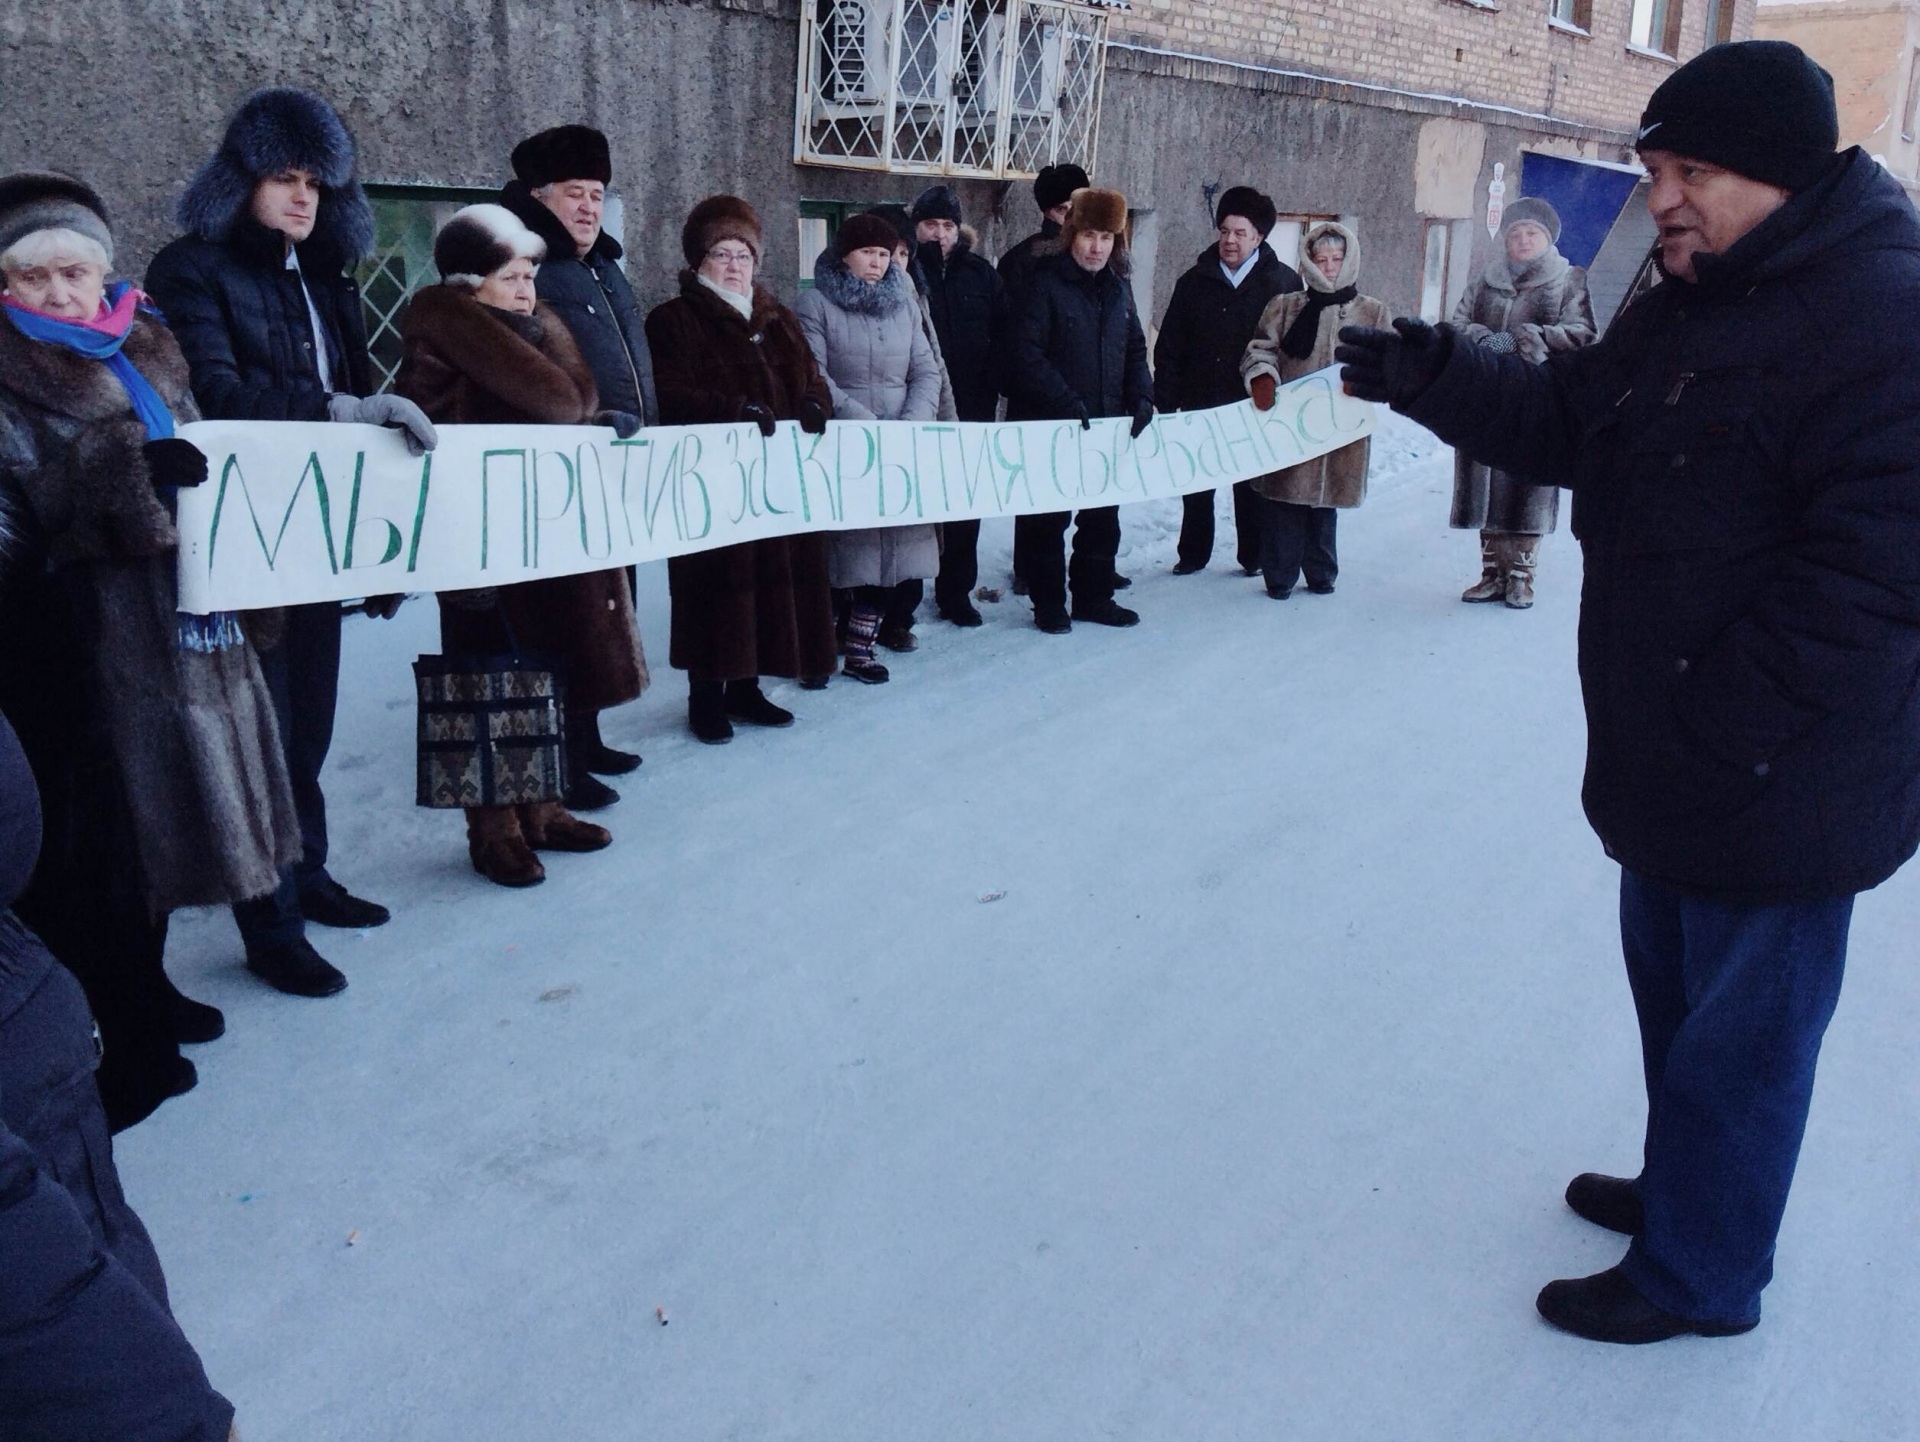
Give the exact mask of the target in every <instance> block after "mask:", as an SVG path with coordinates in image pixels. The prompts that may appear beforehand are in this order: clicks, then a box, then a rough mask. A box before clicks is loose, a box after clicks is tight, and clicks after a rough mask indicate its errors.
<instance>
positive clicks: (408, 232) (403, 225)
mask: <svg viewBox="0 0 1920 1442" xmlns="http://www.w3.org/2000/svg"><path fill="white" fill-rule="evenodd" d="M367 198H368V199H369V200H371V201H372V202H373V221H374V240H373V254H372V255H370V256H368V257H367V258H366V259H365V260H363V261H362V262H361V263H360V269H359V272H358V279H359V281H360V302H361V305H362V307H363V309H364V310H365V313H366V321H367V349H368V350H369V351H371V352H372V354H373V378H374V382H375V384H377V385H378V386H379V388H380V389H381V390H383V391H386V390H392V389H393V381H394V377H395V376H397V375H398V374H399V373H400V357H401V352H402V346H401V342H400V318H401V316H402V315H404V314H405V313H406V308H407V302H408V301H409V300H410V299H412V298H413V293H414V292H415V291H417V290H419V289H420V288H421V287H422V286H427V285H432V284H433V283H434V282H435V281H437V280H439V279H440V273H439V272H438V271H437V270H435V269H434V266H433V237H434V236H435V235H436V234H438V233H439V230H440V227H441V226H443V225H445V224H446V223H447V221H448V219H449V218H450V217H451V216H452V215H453V213H454V212H455V211H457V210H459V209H460V207H461V206H463V205H472V204H473V203H474V202H475V201H481V200H493V199H495V198H496V197H495V195H494V193H493V192H492V191H490V190H466V189H443V188H440V187H438V186H432V187H429V186H415V185H404V186H403V185H369V186H368V187H367Z"/></svg>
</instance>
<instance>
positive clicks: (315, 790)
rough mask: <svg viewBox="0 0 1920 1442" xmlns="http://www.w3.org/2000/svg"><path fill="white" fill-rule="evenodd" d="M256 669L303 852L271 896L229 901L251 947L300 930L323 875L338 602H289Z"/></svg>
mask: <svg viewBox="0 0 1920 1442" xmlns="http://www.w3.org/2000/svg"><path fill="white" fill-rule="evenodd" d="M260 671H261V674H262V675H263V676H264V677H265V679H266V683H267V690H268V692H269V693H270V694H271V695H272V697H273V714H274V719H275V720H276V721H277V722H278V723H279V728H280V748H281V751H282V754H284V755H285V757H286V759H287V775H288V779H289V780H291V781H292V783H293V809H294V814H295V815H296V816H298V817H299V819H300V853H301V854H300V859H299V860H298V861H296V862H294V864H293V865H292V866H290V867H288V868H287V869H286V870H285V871H283V872H281V873H280V885H279V886H278V887H276V888H275V889H274V891H273V893H272V894H271V895H270V896H261V897H256V898H255V899H254V900H252V901H241V902H236V903H235V904H234V908H233V919H234V920H235V921H236V922H238V923H239V926H240V937H241V939H242V940H243V941H244V942H245V943H246V946H247V950H248V952H250V953H251V952H255V951H258V950H259V949H260V948H261V947H265V946H278V945H284V944H285V943H287V942H290V941H298V940H299V939H300V938H301V937H303V936H305V935H306V934H307V923H306V921H305V920H304V919H303V918H302V916H301V915H300V897H301V895H302V893H304V892H305V891H307V890H308V889H309V888H311V887H313V886H314V885H316V884H317V883H319V882H322V881H325V880H326V879H327V798H326V797H325V796H324V795H322V794H321V791H320V769H321V768H322V767H323V766H325V765H326V764H327V750H328V748H329V747H331V746H332V745H333V713H334V707H335V705H336V703H337V702H338V700H339V696H340V603H339V602H338V601H324V602H319V603H316V604H314V605H310V606H289V607H288V608H287V634H286V639H285V640H284V641H282V642H281V643H280V644H279V645H278V646H276V647H274V648H273V649H272V650H271V651H262V652H261V653H260Z"/></svg>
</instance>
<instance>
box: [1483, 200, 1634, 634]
mask: <svg viewBox="0 0 1920 1442" xmlns="http://www.w3.org/2000/svg"><path fill="white" fill-rule="evenodd" d="M1500 234H1501V240H1502V242H1503V250H1502V253H1501V254H1500V255H1497V256H1495V257H1494V258H1493V259H1492V260H1491V261H1489V262H1488V264H1487V268H1486V271H1485V272H1484V273H1483V274H1482V275H1480V276H1479V277H1478V278H1477V279H1475V280H1474V281H1473V283H1472V284H1471V285H1469V286H1468V287H1467V291H1466V294H1465V295H1463V296H1461V297H1460V304H1459V306H1458V308H1457V309H1456V310H1455V311H1454V313H1453V324H1454V328H1455V330H1456V331H1457V333H1458V334H1459V336H1460V338H1461V339H1462V340H1465V341H1471V342H1473V343H1474V344H1476V345H1484V346H1489V347H1491V348H1493V349H1495V350H1498V351H1502V352H1505V353H1508V354H1512V353H1514V352H1518V353H1519V354H1520V355H1522V356H1524V357H1525V358H1526V359H1527V360H1530V361H1532V362H1533V363H1534V364H1535V365H1539V364H1541V363H1542V362H1544V361H1545V360H1546V359H1547V357H1548V356H1551V355H1558V354H1560V353H1561V352H1562V351H1570V350H1578V349H1579V348H1580V347H1581V346H1586V345H1592V344H1593V342H1594V340H1595V339H1596V338H1597V336H1598V334H1599V332H1598V329H1597V328H1596V327H1595V325H1594V323H1593V301H1592V300H1591V299H1590V298H1589V297H1588V295H1587V273H1586V271H1584V270H1583V269H1581V268H1580V267H1579V266H1577V265H1569V264H1568V263H1567V259H1566V257H1565V256H1563V255H1561V254H1560V251H1559V249H1558V246H1559V241H1560V216H1559V214H1558V213H1557V212H1556V211H1555V210H1554V208H1553V207H1552V206H1551V205H1548V204H1547V202H1546V201H1544V200H1538V199H1535V198H1533V197H1531V196H1529V197H1526V198H1523V199H1521V200H1517V201H1515V202H1514V203H1513V205H1512V206H1510V207H1509V208H1508V209H1507V212H1506V217H1505V221H1504V224H1503V225H1502V227H1501V232H1500ZM1559 515H1560V490H1559V488H1558V487H1557V486H1537V485H1530V484H1528V483H1527V482H1525V481H1522V480H1520V479H1518V478H1517V477H1514V476H1510V475H1508V474H1507V473H1506V472H1505V471H1496V470H1494V469H1493V468H1492V467H1491V466H1483V465H1480V464H1478V463H1476V462H1474V461H1470V460H1468V459H1467V458H1466V457H1465V456H1464V455H1462V456H1459V457H1457V458H1456V459H1455V461H1454V470H1453V514H1452V516H1451V517H1450V518H1449V521H1448V524H1450V525H1451V526H1452V527H1453V528H1454V529H1455V530H1459V531H1471V530H1477V531H1479V532H1480V579H1479V580H1478V581H1475V582H1474V583H1473V584H1472V585H1471V586H1469V587H1467V589H1466V591H1465V592H1464V593H1463V594H1462V595H1461V597H1460V599H1461V600H1463V601H1504V602H1506V604H1507V605H1508V606H1510V607H1511V608H1512V609H1514V610H1516V611H1524V610H1526V609H1527V607H1529V606H1531V605H1532V604H1533V576H1534V571H1535V570H1536V568H1537V567H1538V565H1539V557H1540V539H1541V537H1542V536H1546V535H1549V534H1551V533H1552V531H1553V528H1554V525H1555V523H1556V522H1557V521H1558V519H1559Z"/></svg>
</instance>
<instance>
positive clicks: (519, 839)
mask: <svg viewBox="0 0 1920 1442" xmlns="http://www.w3.org/2000/svg"><path fill="white" fill-rule="evenodd" d="M546 251H547V247H546V242H545V241H543V240H541V239H540V237H539V236H537V235H535V234H534V233H533V232H532V231H531V230H529V229H527V227H526V226H525V225H524V224H522V223H521V221H520V220H519V218H518V217H517V216H515V215H514V214H513V212H512V211H510V210H506V209H504V208H503V207H501V206H498V205H470V206H468V207H467V208H466V209H464V210H462V211H460V212H459V213H457V214H456V215H455V216H454V217H453V218H452V219H451V220H449V221H448V222H447V223H446V225H445V226H444V227H443V228H442V229H441V231H440V234H439V235H438V236H436V237H435V238H434V245H433V260H434V264H435V265H436V266H438V267H439V270H440V284H438V285H433V286H428V287H426V288H425V289H424V290H422V291H420V292H419V293H418V294H417V295H415V296H414V298H413V302H412V304H411V305H410V306H409V308H408V310H407V315H406V319H405V320H404V321H403V322H402V323H401V338H402V340H403V341H404V342H405V345H406V353H405V356H404V358H403V359H402V360H401V362H400V374H399V376H398V377H397V379H396V380H395V383H394V388H395V389H396V390H397V391H398V392H399V393H400V394H401V395H403V396H405V397H407V398H408V399H409V400H411V401H413V402H414V403H415V404H416V405H418V406H419V407H420V409H421V410H423V411H425V412H426V413H427V415H428V417H429V418H431V419H432V420H433V421H434V422H435V423H436V424H447V425H514V424H521V425H524V424H534V425H611V426H613V427H614V429H615V430H616V431H619V432H620V433H621V434H623V435H631V434H632V433H633V432H634V431H635V430H637V429H638V428H639V424H640V421H639V418H638V417H637V416H630V415H626V414H624V413H617V412H611V411H601V410H600V409H599V400H598V397H597V395H596V393H595V390H594V384H593V374H592V372H591V371H589V370H588V369H587V365H586V362H585V361H584V360H583V359H582V358H581V355H580V347H579V346H578V345H577V344H576V343H575V342H574V339H573V337H572V335H571V334H570V333H569V331H568V330H567V328H566V326H564V325H563V324H561V323H560V322H559V321H558V320H557V319H555V318H554V317H552V316H550V315H549V314H547V312H546V310H545V309H544V308H543V307H542V306H540V304H539V303H538V301H537V299H536V297H535V293H534V272H535V270H536V269H537V268H538V265H539V262H540V260H541V259H542V258H543V257H544V256H545V255H546ZM440 645H441V648H442V649H443V650H444V651H445V652H446V653H447V654H449V655H461V654H464V655H481V656H485V655H501V654H505V653H507V652H510V651H514V650H524V651H543V652H549V653H552V654H554V655H558V656H561V657H563V658H564V659H565V662H566V671H567V703H568V705H570V706H571V705H575V704H577V705H580V706H582V707H585V708H587V709H589V710H593V711H600V710H604V709H605V708H607V707H609V706H618V705H620V704H622V703H623V702H627V701H631V700H633V699H634V698H636V697H637V696H639V694H640V693H641V692H642V691H643V690H645V689H646V685H647V666H646V660H645V658H644V657H642V655H641V654H640V633H639V630H638V629H637V628H636V627H635V625H634V619H633V597H632V593H631V592H630V591H629V589H628V587H627V578H626V573H625V572H623V571H595V572H591V573H588V574H585V575H578V576H555V577H551V578H547V579H542V580H538V581H522V582H520V583H518V584H517V585H512V586H501V587H499V588H497V589H491V590H484V591H453V592H448V593H445V594H443V595H442V596H441V597H440ZM569 729H571V728H569ZM612 840H613V838H612V836H610V835H609V834H608V833H607V831H606V829H605V828H604V827H599V826H595V825H592V824H591V823H589V822H585V821H582V820H580V819H579V818H578V817H576V816H574V815H573V814H572V813H571V812H569V811H568V810H567V809H566V807H565V806H563V805H561V804H560V803H559V802H558V801H544V802H539V803H536V804H534V805H528V806H472V807H468V808H467V853H468V855H469V857H470V858H471V859H472V861H473V869H474V870H475V871H477V872H479V873H480V874H481V875H482V876H484V877H486V878H487V880H489V881H492V882H496V883H498V884H499V885H501V886H533V885H536V884H537V883H539V882H541V881H544V880H545V879H546V868H545V867H543V866H542V865H541V864H540V858H539V857H537V856H536V855H534V853H535V852H536V851H598V850H600V848H602V847H603V846H606V845H607V844H608V843H609V842H611V841H612Z"/></svg>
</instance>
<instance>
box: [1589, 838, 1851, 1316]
mask: <svg viewBox="0 0 1920 1442" xmlns="http://www.w3.org/2000/svg"><path fill="white" fill-rule="evenodd" d="M1852 915H1853V898H1852V897H1851V896H1839V897H1831V898H1828V899H1825V900H1821V901H1800V902H1783V903H1779V904H1775V905H1767V906H1753V905H1742V904H1735V903H1730V902H1725V901H1709V900H1701V899H1698V898H1694V897H1688V896H1684V895H1682V894H1680V893H1679V892H1677V891H1673V890H1671V889H1669V888H1667V887H1665V886H1662V885H1660V884H1658V883H1657V882H1653V881H1649V880H1647V879H1646V878H1645V877H1641V876H1636V875H1634V874H1633V873H1632V872H1630V871H1629V872H1623V873H1622V874H1621V878H1620V941H1621V947H1622V950H1623V951H1624V952H1625V953H1626V961H1627V980H1628V982H1629V983H1630V984H1631V985H1632V987H1633V1004H1634V1009H1635V1011H1636V1012H1638V1014H1639V1018H1640V1046H1641V1052H1642V1055H1643V1058H1644V1061H1645V1066H1646V1080H1647V1141H1646V1158H1645V1164H1644V1167H1643V1170H1642V1171H1641V1174H1640V1182H1639V1186H1640V1198H1641V1202H1642V1203H1643V1205H1644V1207H1645V1209H1646V1219H1647V1224H1646V1231H1645V1232H1644V1234H1642V1235H1641V1236H1639V1237H1636V1238H1635V1239H1634V1242H1633V1245H1632V1247H1630V1248H1629V1249H1628V1251H1627V1256H1626V1260H1625V1261H1624V1262H1622V1263H1621V1269H1622V1271H1624V1272H1625V1273H1626V1275H1627V1277H1628V1279H1629V1280H1630V1281H1632V1283H1633V1284H1634V1286H1636V1287H1638V1288H1639V1289H1640V1291H1641V1292H1642V1293H1643V1294H1644V1295H1645V1296H1646V1297H1647V1299H1648V1300H1649V1301H1651V1302H1653V1303H1654V1304H1655V1305H1656V1306H1659V1307H1662V1308H1664V1309H1665V1310H1667V1311H1669V1312H1672V1313H1674V1314H1676V1315H1677V1316H1681V1317H1688V1318H1691V1319H1693V1320H1695V1321H1712V1322H1751V1321H1754V1320H1757V1319H1758V1317H1759V1315H1760V1292H1761V1289H1762V1288H1764V1287H1765V1286H1766V1285H1767V1283H1768V1281H1769V1280H1771V1279H1772V1277H1773V1244H1774V1238H1775V1237H1776V1236H1777V1235H1778V1234H1779V1231H1780V1218H1781V1214H1782V1213H1783V1212H1784V1211H1785V1210H1786V1205H1787V1189H1788V1188H1789V1187H1790V1186H1791V1185H1792V1183H1793V1168H1794V1163H1795V1162H1796V1161H1797V1160H1798V1159H1799V1155H1800V1139H1801V1136H1802V1135H1803V1134H1804V1132H1805V1131H1806V1125H1807V1108H1808V1106H1809V1104H1810V1103H1811V1102H1812V1100H1813V1072H1814V1063H1815V1062H1816V1061H1817V1060H1818V1058H1819V1055H1820V1039H1821V1037H1822V1036H1823V1035H1824V1034H1825V1032H1826V1029H1827V1022H1828V1021H1829V1020H1830V1019H1831V1018H1832V1016H1833V1009H1834V1005H1835V1003H1836V1002H1838V1001H1839V999H1840V978H1841V974H1842V972H1844V971H1845V969H1846V960H1847V925H1848V922H1849V920H1850V919H1851V918H1852Z"/></svg>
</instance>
